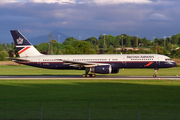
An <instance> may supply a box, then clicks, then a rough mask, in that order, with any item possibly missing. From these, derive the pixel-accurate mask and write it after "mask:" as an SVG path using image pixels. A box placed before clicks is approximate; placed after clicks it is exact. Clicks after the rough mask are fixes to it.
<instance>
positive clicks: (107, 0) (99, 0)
mask: <svg viewBox="0 0 180 120" xmlns="http://www.w3.org/2000/svg"><path fill="white" fill-rule="evenodd" d="M92 3H96V4H120V3H136V4H143V3H151V1H149V0H92Z"/></svg>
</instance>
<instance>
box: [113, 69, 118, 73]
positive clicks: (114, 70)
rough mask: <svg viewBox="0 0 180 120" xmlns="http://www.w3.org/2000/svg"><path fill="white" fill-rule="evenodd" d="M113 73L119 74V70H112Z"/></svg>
mask: <svg viewBox="0 0 180 120" xmlns="http://www.w3.org/2000/svg"><path fill="white" fill-rule="evenodd" d="M111 73H119V69H112V71H111Z"/></svg>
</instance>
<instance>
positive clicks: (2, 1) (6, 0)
mask: <svg viewBox="0 0 180 120" xmlns="http://www.w3.org/2000/svg"><path fill="white" fill-rule="evenodd" d="M16 2H19V1H17V0H0V4H8V3H16Z"/></svg>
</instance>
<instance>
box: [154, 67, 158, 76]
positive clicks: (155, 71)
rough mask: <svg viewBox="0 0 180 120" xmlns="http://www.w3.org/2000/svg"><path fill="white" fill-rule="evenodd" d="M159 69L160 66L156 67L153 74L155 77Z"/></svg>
mask: <svg viewBox="0 0 180 120" xmlns="http://www.w3.org/2000/svg"><path fill="white" fill-rule="evenodd" d="M157 70H159V68H154V75H153V77H154V78H155V77H157V74H158V73H157Z"/></svg>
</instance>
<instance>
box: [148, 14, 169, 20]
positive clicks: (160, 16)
mask: <svg viewBox="0 0 180 120" xmlns="http://www.w3.org/2000/svg"><path fill="white" fill-rule="evenodd" d="M148 20H149V21H159V22H162V21H169V20H170V18H168V17H166V16H165V15H164V14H160V13H153V14H151V15H150V16H149V17H148Z"/></svg>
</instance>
